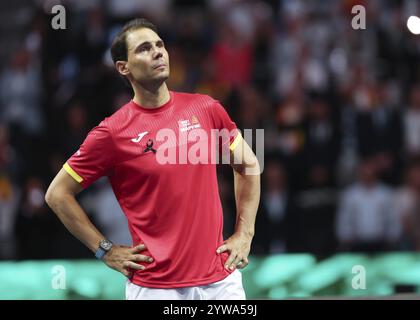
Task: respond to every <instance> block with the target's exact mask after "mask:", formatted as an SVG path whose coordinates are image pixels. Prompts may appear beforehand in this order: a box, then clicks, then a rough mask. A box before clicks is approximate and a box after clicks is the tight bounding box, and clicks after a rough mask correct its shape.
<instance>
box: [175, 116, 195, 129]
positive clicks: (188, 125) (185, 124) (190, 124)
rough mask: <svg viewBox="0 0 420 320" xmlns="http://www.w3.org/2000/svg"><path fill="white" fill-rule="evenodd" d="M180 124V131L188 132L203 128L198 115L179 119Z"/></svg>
mask: <svg viewBox="0 0 420 320" xmlns="http://www.w3.org/2000/svg"><path fill="white" fill-rule="evenodd" d="M178 126H179V131H180V132H188V131H190V130H192V129H197V128H201V125H200V123H199V122H198V119H197V117H196V116H192V117H191V120H190V119H187V120H178Z"/></svg>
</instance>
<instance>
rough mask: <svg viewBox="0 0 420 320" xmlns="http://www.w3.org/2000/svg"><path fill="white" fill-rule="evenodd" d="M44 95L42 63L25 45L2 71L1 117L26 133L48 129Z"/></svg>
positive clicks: (38, 132) (39, 132)
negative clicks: (38, 62)
mask: <svg viewBox="0 0 420 320" xmlns="http://www.w3.org/2000/svg"><path fill="white" fill-rule="evenodd" d="M40 98H41V74H40V70H39V66H38V65H37V64H36V61H34V60H32V59H31V55H30V53H29V51H28V50H27V49H26V48H21V49H20V50H19V51H18V52H16V53H15V54H14V55H13V56H12V58H11V61H10V64H9V65H8V66H7V67H6V69H5V70H4V71H3V72H2V73H1V74H0V105H1V106H2V107H1V108H0V119H2V121H4V122H5V123H7V124H8V125H11V126H13V127H14V128H15V130H19V131H20V132H22V134H24V135H25V136H30V135H40V134H41V133H42V131H43V129H44V127H43V126H44V118H43V114H42V112H41V111H42V110H41V108H40Z"/></svg>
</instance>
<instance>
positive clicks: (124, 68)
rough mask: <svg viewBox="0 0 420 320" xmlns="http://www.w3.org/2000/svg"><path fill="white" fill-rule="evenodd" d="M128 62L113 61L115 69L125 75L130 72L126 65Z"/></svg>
mask: <svg viewBox="0 0 420 320" xmlns="http://www.w3.org/2000/svg"><path fill="white" fill-rule="evenodd" d="M127 64H128V62H127V61H117V62H116V63H115V68H117V71H118V72H119V73H120V74H121V75H123V76H127V75H129V74H130V70H129V69H128V67H127Z"/></svg>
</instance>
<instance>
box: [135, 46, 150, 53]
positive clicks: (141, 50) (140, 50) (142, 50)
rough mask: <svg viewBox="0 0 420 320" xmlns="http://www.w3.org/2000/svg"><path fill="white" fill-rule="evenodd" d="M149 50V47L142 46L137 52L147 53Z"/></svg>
mask: <svg viewBox="0 0 420 320" xmlns="http://www.w3.org/2000/svg"><path fill="white" fill-rule="evenodd" d="M149 50H150V46H147V45H146V46H142V47H140V48H139V49H138V50H137V51H138V52H147V51H149Z"/></svg>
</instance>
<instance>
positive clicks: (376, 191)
mask: <svg viewBox="0 0 420 320" xmlns="http://www.w3.org/2000/svg"><path fill="white" fill-rule="evenodd" d="M377 171H378V169H377V165H376V163H375V162H374V160H373V159H365V160H364V161H363V162H362V163H361V164H360V167H359V179H358V181H357V182H355V183H354V184H352V185H351V186H349V187H347V188H345V189H344V191H343V194H342V196H341V199H340V202H339V209H338V216H337V224H336V233H337V237H338V240H339V243H340V245H341V249H344V250H349V251H361V252H376V251H384V250H392V249H393V248H394V247H395V244H396V242H397V240H398V236H399V232H400V223H399V220H398V215H397V212H396V208H395V203H394V197H395V193H394V192H393V190H392V189H390V188H389V187H387V186H386V185H384V184H383V183H381V182H380V181H379V180H378V172H377Z"/></svg>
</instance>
